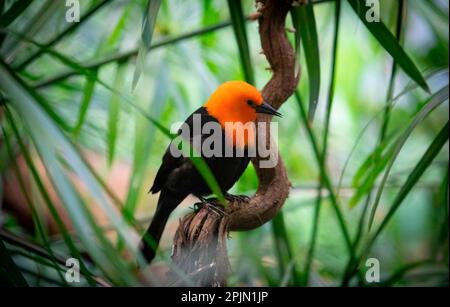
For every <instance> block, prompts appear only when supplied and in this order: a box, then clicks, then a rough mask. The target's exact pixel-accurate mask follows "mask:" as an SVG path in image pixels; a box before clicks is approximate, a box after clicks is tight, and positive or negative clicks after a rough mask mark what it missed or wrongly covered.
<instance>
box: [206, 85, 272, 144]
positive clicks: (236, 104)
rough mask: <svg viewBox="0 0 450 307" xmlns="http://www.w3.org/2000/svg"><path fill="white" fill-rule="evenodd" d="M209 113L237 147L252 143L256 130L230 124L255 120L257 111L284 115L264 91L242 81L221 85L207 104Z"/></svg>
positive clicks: (244, 123)
mask: <svg viewBox="0 0 450 307" xmlns="http://www.w3.org/2000/svg"><path fill="white" fill-rule="evenodd" d="M204 107H205V108H206V110H207V112H208V114H209V115H211V116H212V117H214V118H215V119H217V121H218V122H219V123H220V125H221V126H222V127H223V128H225V133H226V135H227V136H228V137H229V138H231V139H232V142H233V144H234V145H235V146H239V147H242V146H246V145H251V144H253V143H254V142H253V140H254V135H255V133H254V130H253V128H250V129H246V128H245V127H244V128H243V127H242V126H240V127H239V125H238V126H235V127H231V129H229V128H228V127H227V125H229V124H232V125H233V124H243V125H246V124H247V123H250V122H254V121H255V120H256V115H257V113H265V114H270V115H276V116H281V114H280V113H278V112H277V111H276V110H275V109H274V108H273V107H271V106H270V105H269V104H267V103H265V102H264V100H263V97H262V95H261V93H260V92H259V91H258V90H257V89H256V88H255V87H254V86H252V85H250V84H248V83H246V82H243V81H228V82H225V83H223V84H221V85H220V86H219V87H218V88H217V89H216V91H215V92H214V93H213V94H212V95H211V97H210V98H209V100H208V101H207V102H206V103H205V105H204ZM228 130H230V131H228Z"/></svg>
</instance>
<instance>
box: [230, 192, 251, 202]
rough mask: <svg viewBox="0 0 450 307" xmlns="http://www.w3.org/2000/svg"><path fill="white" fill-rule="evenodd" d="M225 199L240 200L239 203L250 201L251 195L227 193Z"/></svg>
mask: <svg viewBox="0 0 450 307" xmlns="http://www.w3.org/2000/svg"><path fill="white" fill-rule="evenodd" d="M225 199H226V200H227V201H229V202H238V203H248V202H249V201H250V197H248V196H247V195H233V194H228V193H227V194H225Z"/></svg>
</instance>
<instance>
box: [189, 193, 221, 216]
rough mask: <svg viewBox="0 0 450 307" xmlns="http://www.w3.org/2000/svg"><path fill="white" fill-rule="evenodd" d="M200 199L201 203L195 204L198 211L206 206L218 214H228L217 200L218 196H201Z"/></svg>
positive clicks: (195, 209)
mask: <svg viewBox="0 0 450 307" xmlns="http://www.w3.org/2000/svg"><path fill="white" fill-rule="evenodd" d="M198 198H199V199H200V202H199V203H195V204H194V211H195V212H198V211H200V209H202V208H204V207H206V209H208V210H210V211H211V212H214V213H216V214H218V215H224V214H226V213H225V211H223V210H222V208H221V206H220V204H219V203H218V202H217V199H216V198H204V197H201V196H199V197H198Z"/></svg>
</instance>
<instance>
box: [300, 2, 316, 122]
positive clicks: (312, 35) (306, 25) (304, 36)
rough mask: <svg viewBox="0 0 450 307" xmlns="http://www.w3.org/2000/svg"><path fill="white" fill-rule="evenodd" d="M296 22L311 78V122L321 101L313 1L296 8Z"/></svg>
mask: <svg viewBox="0 0 450 307" xmlns="http://www.w3.org/2000/svg"><path fill="white" fill-rule="evenodd" d="M295 11H296V13H295V17H294V18H296V19H297V20H296V22H294V25H296V27H297V28H296V31H299V32H300V39H301V42H302V46H303V50H304V52H305V59H306V67H307V69H308V79H309V110H308V119H309V121H310V122H311V121H312V120H313V118H314V115H315V113H316V109H317V103H318V101H319V93H320V52H319V39H318V36H317V27H316V18H315V16H314V8H313V4H312V3H311V2H308V3H307V4H305V5H300V6H299V7H297V8H296V9H295Z"/></svg>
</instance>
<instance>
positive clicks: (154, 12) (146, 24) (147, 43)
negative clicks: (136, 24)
mask: <svg viewBox="0 0 450 307" xmlns="http://www.w3.org/2000/svg"><path fill="white" fill-rule="evenodd" d="M160 6H161V0H148V4H147V11H146V13H145V16H144V21H143V23H142V35H141V44H140V47H139V51H138V56H137V58H138V60H137V63H136V69H135V71H134V75H133V85H132V89H133V90H134V89H135V88H136V85H137V83H138V81H139V77H140V76H141V73H142V69H143V68H144V64H145V57H146V55H147V52H148V51H149V50H150V48H151V44H152V38H153V31H154V28H155V24H156V17H157V16H158V11H159V8H160Z"/></svg>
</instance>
